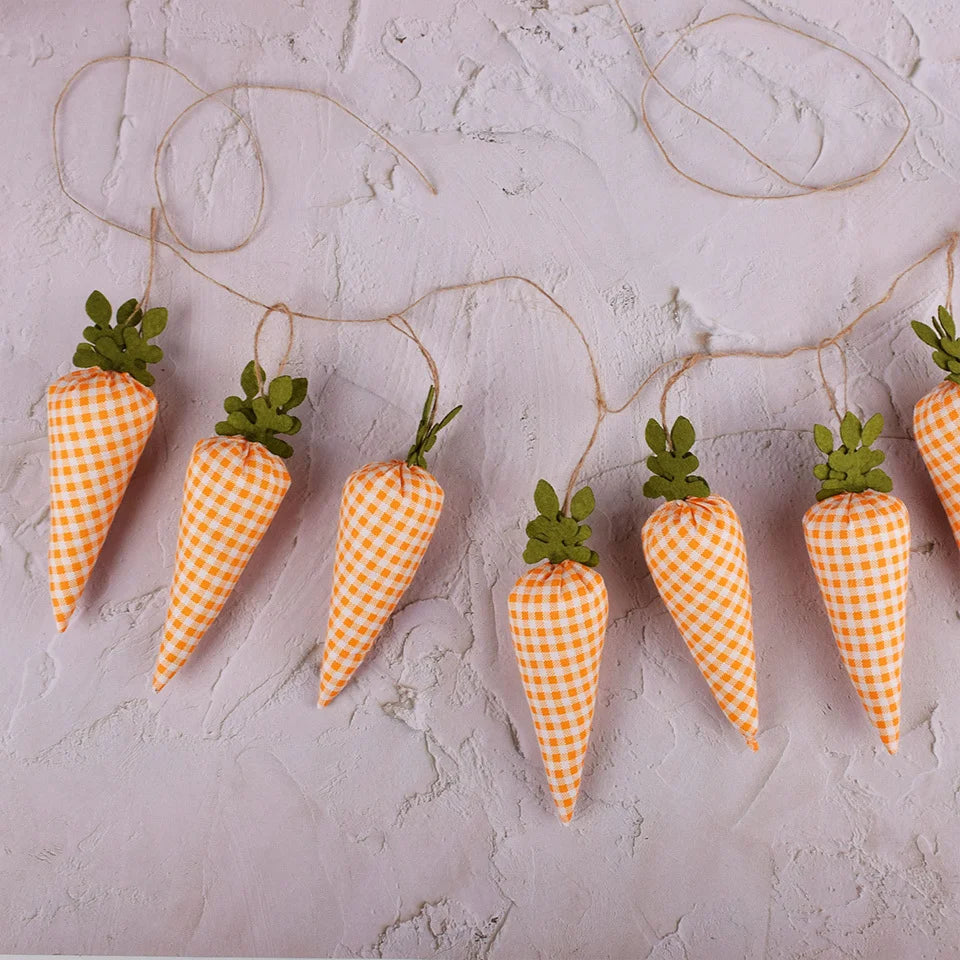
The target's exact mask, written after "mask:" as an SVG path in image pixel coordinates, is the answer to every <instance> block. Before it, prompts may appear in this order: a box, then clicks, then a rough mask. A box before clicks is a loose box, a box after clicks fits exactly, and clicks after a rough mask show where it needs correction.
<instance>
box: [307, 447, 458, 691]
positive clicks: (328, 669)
mask: <svg viewBox="0 0 960 960" xmlns="http://www.w3.org/2000/svg"><path fill="white" fill-rule="evenodd" d="M442 507H443V490H442V489H441V487H440V484H439V483H437V481H436V480H435V479H434V477H433V476H432V475H431V474H430V473H428V472H427V471H426V470H422V469H421V468H420V467H410V466H407V464H406V463H404V461H403V460H390V461H387V462H385V463H370V464H367V466H365V467H361V468H360V469H359V470H357V471H355V472H354V473H352V474H351V475H350V476H349V477H348V478H347V482H346V484H344V487H343V496H342V498H341V500H340V526H339V530H338V532H337V551H336V559H335V561H334V567H333V588H332V590H331V594H330V618H329V620H328V623H327V639H326V643H325V644H324V650H323V667H322V669H321V672H320V693H319V697H318V703H319V705H320V706H321V707H323V706H326V705H327V704H328V703H329V702H330V701H331V700H332V699H333V698H334V697H335V696H336V695H337V694H338V693H339V692H340V691H341V690H342V689H343V688H344V686H345V685H346V683H347V681H348V680H349V679H350V677H351V676H353V672H354V671H355V670H356V669H357V667H359V666H360V663H361V662H362V661H363V658H364V657H365V656H366V655H367V651H368V650H369V649H370V647H371V646H372V645H373V641H374V640H376V639H377V637H378V636H379V635H380V631H381V630H382V629H383V627H384V624H385V623H386V622H387V620H388V619H389V617H390V614H392V613H393V611H394V610H395V609H396V606H397V604H398V603H399V602H400V598H401V597H402V596H403V594H404V591H405V590H406V589H407V587H408V586H410V581H411V580H413V577H414V574H415V573H416V572H417V568H418V567H419V566H420V561H421V560H422V559H423V555H424V554H425V553H426V551H427V546H428V545H429V543H430V538H431V537H432V536H433V531H434V528H435V527H436V525H437V521H438V520H439V519H440V510H441V508H442Z"/></svg>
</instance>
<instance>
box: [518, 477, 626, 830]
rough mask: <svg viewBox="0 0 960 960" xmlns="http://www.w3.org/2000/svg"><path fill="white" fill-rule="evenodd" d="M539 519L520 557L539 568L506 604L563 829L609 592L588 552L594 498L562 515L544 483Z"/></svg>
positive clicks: (585, 733) (576, 500)
mask: <svg viewBox="0 0 960 960" xmlns="http://www.w3.org/2000/svg"><path fill="white" fill-rule="evenodd" d="M533 499H534V503H535V504H536V507H537V510H539V512H540V515H539V516H538V517H536V519H534V520H531V521H530V523H528V524H527V536H528V537H529V538H530V539H529V541H528V543H527V547H526V549H525V550H524V552H523V559H524V560H525V561H526V562H527V563H533V564H536V566H534V567H533V568H532V569H530V570H528V571H527V572H526V573H525V574H524V575H523V576H522V577H520V579H519V580H518V581H517V583H516V586H515V587H514V588H513V592H512V593H511V594H510V597H509V599H508V601H507V603H508V609H509V617H510V631H511V633H512V634H513V643H514V648H515V651H516V655H517V665H518V666H519V668H520V679H521V680H522V681H523V688H524V690H525V691H526V694H527V701H528V702H529V704H530V713H531V714H532V715H533V725H534V728H535V729H536V732H537V740H538V741H539V743H540V753H541V755H542V757H543V765H544V768H545V770H546V773H547V782H548V784H549V786H550V792H551V793H552V794H553V799H554V803H556V805H557V810H558V812H559V814H560V819H561V820H562V821H563V822H564V823H568V822H569V821H570V818H571V817H572V816H573V809H574V806H575V805H576V802H577V794H578V792H579V790H580V780H581V777H582V775H583V761H584V757H585V755H586V752H587V742H588V740H589V738H590V728H591V726H592V724H593V712H594V706H595V704H596V699H597V680H598V677H599V674H600V656H601V654H602V653H603V640H604V635H605V633H606V629H607V612H608V603H607V590H606V587H605V586H604V583H603V577H601V576H600V574H599V573H597V572H596V570H594V569H593V567H595V566H596V565H597V563H598V562H599V557H598V556H597V554H596V553H595V552H594V551H593V550H591V549H590V548H589V547H588V546H587V545H586V541H587V538H588V537H589V536H590V534H591V530H590V527H589V526H587V525H586V524H584V523H581V521H583V520H586V518H587V517H588V516H590V514H591V513H592V512H593V510H594V506H595V502H594V497H593V491H592V490H591V489H590V488H589V487H584V488H583V489H582V490H580V491H579V492H578V493H577V494H576V495H575V496H574V497H573V499H572V500H571V501H570V514H569V516H568V515H566V514H565V513H564V512H563V511H562V510H561V509H560V500H559V498H558V497H557V494H556V491H555V490H554V489H553V487H551V486H550V484H549V483H547V481H546V480H541V481H540V482H539V483H538V484H537V488H536V490H535V492H534V495H533Z"/></svg>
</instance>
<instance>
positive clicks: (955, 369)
mask: <svg viewBox="0 0 960 960" xmlns="http://www.w3.org/2000/svg"><path fill="white" fill-rule="evenodd" d="M947 370H949V371H950V373H960V362H958V361H957V360H954V359H953V358H952V357H951V359H949V360H948V361H947Z"/></svg>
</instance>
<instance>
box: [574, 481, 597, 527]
mask: <svg viewBox="0 0 960 960" xmlns="http://www.w3.org/2000/svg"><path fill="white" fill-rule="evenodd" d="M596 506H597V501H596V500H595V498H594V496H593V491H592V490H591V489H590V488H589V487H584V488H583V489H582V490H578V491H577V492H576V493H575V494H574V495H573V499H572V500H571V501H570V516H571V517H573V519H574V520H576V521H578V522H579V521H580V520H586V519H587V517H589V516H590V514H591V513H593V511H594V509H595V508H596Z"/></svg>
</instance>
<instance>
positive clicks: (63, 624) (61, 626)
mask: <svg viewBox="0 0 960 960" xmlns="http://www.w3.org/2000/svg"><path fill="white" fill-rule="evenodd" d="M69 623H70V621H69V619H66V620H61V619H60V617H57V619H56V624H57V633H63V632H64V630H66V629H67V624H69Z"/></svg>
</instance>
